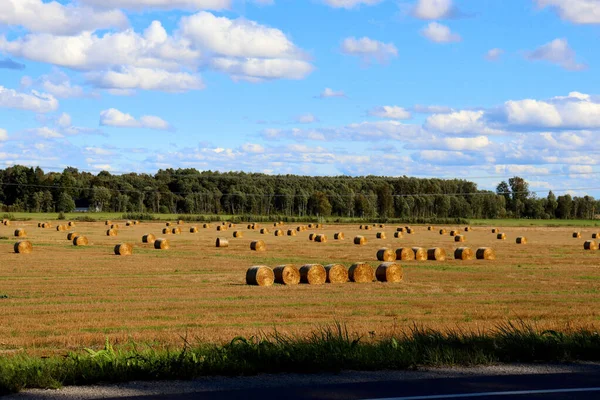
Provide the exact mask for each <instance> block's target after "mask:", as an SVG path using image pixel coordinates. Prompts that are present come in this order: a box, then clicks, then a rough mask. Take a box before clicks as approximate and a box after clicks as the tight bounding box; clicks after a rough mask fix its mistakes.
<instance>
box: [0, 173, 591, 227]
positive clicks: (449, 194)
mask: <svg viewBox="0 0 600 400" xmlns="http://www.w3.org/2000/svg"><path fill="white" fill-rule="evenodd" d="M0 209H1V210H2V211H3V212H72V211H75V210H78V211H89V212H94V211H105V212H106V211H112V212H123V213H126V212H140V213H141V212H143V213H153V214H156V213H180V214H202V215H207V214H232V215H250V214H251V215H264V216H268V215H279V216H290V217H291V216H296V217H303V216H323V217H329V216H339V217H353V218H378V219H391V218H410V219H417V218H418V219H432V218H486V219H494V218H533V219H551V218H560V219H593V218H595V217H596V213H597V210H600V201H597V200H595V199H594V198H593V197H591V196H583V197H576V196H575V197H572V196H571V195H569V194H564V195H561V196H556V195H555V194H554V193H552V192H551V191H550V192H549V193H548V195H547V196H545V197H538V196H536V194H535V193H532V192H530V190H529V185H528V183H527V182H526V181H525V180H524V179H522V178H520V177H516V176H515V177H513V178H510V179H508V180H507V181H502V182H500V183H499V184H498V186H497V188H496V191H485V190H479V189H478V188H477V185H476V184H475V183H473V182H469V181H467V180H463V179H436V178H427V179H425V178H413V177H406V176H402V177H381V176H361V177H349V176H299V175H266V174H258V173H244V172H224V173H222V172H213V171H198V170H196V169H165V170H159V171H158V172H157V173H156V174H154V175H151V174H138V173H129V174H122V175H115V174H111V173H109V172H106V171H102V172H100V173H98V174H96V175H94V174H92V173H89V172H84V171H79V170H78V169H77V168H71V167H68V168H65V169H64V170H63V171H62V172H44V171H43V170H42V169H41V168H40V167H36V168H33V167H26V166H20V165H15V166H11V167H8V168H5V169H0Z"/></svg>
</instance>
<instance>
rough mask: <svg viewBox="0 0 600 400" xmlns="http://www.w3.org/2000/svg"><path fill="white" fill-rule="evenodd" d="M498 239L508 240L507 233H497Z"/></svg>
mask: <svg viewBox="0 0 600 400" xmlns="http://www.w3.org/2000/svg"><path fill="white" fill-rule="evenodd" d="M496 239H498V240H506V233H499V234H497V235H496Z"/></svg>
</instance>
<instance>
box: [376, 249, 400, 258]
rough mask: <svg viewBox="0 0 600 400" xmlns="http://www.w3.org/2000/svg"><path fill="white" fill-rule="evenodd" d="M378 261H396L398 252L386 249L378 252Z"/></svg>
mask: <svg viewBox="0 0 600 400" xmlns="http://www.w3.org/2000/svg"><path fill="white" fill-rule="evenodd" d="M377 259H378V260H379V261H396V252H395V251H394V250H392V249H388V248H387V247H384V248H383V249H379V250H377Z"/></svg>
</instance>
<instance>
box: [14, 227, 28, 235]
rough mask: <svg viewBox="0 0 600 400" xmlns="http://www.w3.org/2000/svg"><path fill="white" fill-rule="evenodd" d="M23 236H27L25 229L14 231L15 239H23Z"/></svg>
mask: <svg viewBox="0 0 600 400" xmlns="http://www.w3.org/2000/svg"><path fill="white" fill-rule="evenodd" d="M25 236H27V232H25V229H23V228H19V229H15V237H25Z"/></svg>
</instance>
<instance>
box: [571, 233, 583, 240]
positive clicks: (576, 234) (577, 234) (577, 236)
mask: <svg viewBox="0 0 600 400" xmlns="http://www.w3.org/2000/svg"><path fill="white" fill-rule="evenodd" d="M573 237H574V238H577V239H579V238H580V237H581V232H573Z"/></svg>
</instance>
